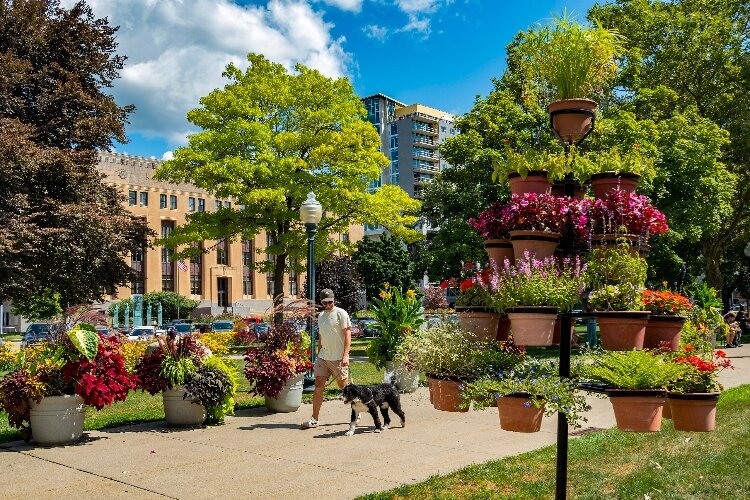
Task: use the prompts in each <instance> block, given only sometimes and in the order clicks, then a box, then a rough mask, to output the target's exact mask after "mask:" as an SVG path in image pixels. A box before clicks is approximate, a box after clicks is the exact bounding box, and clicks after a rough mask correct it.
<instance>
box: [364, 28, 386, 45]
mask: <svg viewBox="0 0 750 500" xmlns="http://www.w3.org/2000/svg"><path fill="white" fill-rule="evenodd" d="M362 31H363V32H364V33H365V35H367V38H374V39H375V40H378V41H380V42H384V41H385V38H386V37H387V36H388V28H386V27H385V26H378V25H377V24H368V25H367V26H365V27H364V28H362Z"/></svg>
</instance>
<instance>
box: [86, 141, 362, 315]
mask: <svg viewBox="0 0 750 500" xmlns="http://www.w3.org/2000/svg"><path fill="white" fill-rule="evenodd" d="M160 165H161V162H160V161H159V160H155V159H149V158H142V157H137V156H129V155H122V154H116V153H100V155H99V165H98V167H99V170H100V171H101V172H102V173H104V174H105V175H106V178H105V182H107V183H110V184H114V185H116V186H117V187H118V188H119V189H120V190H121V191H122V193H123V194H124V195H125V198H126V203H127V206H128V208H129V209H130V210H131V211H132V212H133V213H134V214H136V215H140V216H143V217H145V218H146V220H147V221H148V224H149V226H150V227H151V229H153V230H154V232H156V234H157V235H158V236H159V237H165V236H167V235H169V234H170V233H171V232H172V231H173V230H174V228H175V227H177V226H179V225H181V224H184V223H185V216H186V215H187V214H190V213H193V212H201V211H216V210H223V209H232V208H233V202H232V200H226V199H217V198H215V197H214V196H211V195H209V194H208V193H207V192H206V191H204V190H202V189H199V188H197V187H195V186H193V185H192V184H170V183H166V182H159V181H155V180H154V179H153V173H154V171H155V170H156V169H157V168H158V167H159V166H160ZM363 229H364V228H363V227H362V226H352V227H351V228H350V230H349V233H347V234H340V235H338V237H339V238H340V239H347V238H348V239H350V240H351V241H352V242H356V241H359V240H360V239H362V237H363V234H364V230H363ZM269 243H270V242H268V241H267V239H266V234H265V233H261V234H259V235H257V236H256V237H255V239H254V240H252V241H232V242H225V241H218V242H217V241H205V242H203V243H202V248H204V249H208V251H207V252H206V253H204V254H203V255H202V256H201V257H200V258H197V259H193V260H185V261H184V264H185V266H184V267H182V269H184V270H181V269H180V266H178V263H177V262H173V261H172V257H173V256H172V254H171V252H170V251H169V250H168V249H166V248H163V247H156V246H155V247H154V248H151V249H144V251H142V252H139V253H136V254H133V255H131V257H130V264H131V267H132V268H133V270H134V271H135V273H136V275H137V276H138V278H137V279H136V280H135V281H133V283H131V286H130V287H122V288H120V289H118V293H117V298H127V297H129V296H130V295H131V294H132V293H147V292H157V291H173V292H179V293H180V294H181V295H183V296H185V297H189V298H191V299H196V300H200V301H201V304H200V306H199V309H198V310H197V312H206V313H208V312H211V313H212V314H217V313H220V312H225V311H227V312H233V313H235V314H239V315H249V314H251V313H259V312H263V311H265V310H266V309H267V308H268V307H269V306H270V305H271V301H272V298H273V296H274V295H275V294H274V290H273V275H272V274H268V273H262V272H258V271H256V270H255V269H254V268H253V264H254V263H256V262H257V261H258V259H268V258H270V257H269V256H268V255H267V254H265V253H264V252H263V249H264V248H265V247H266V246H268V244H269ZM304 282H305V276H304V275H303V274H299V275H298V274H296V273H293V272H292V273H288V274H287V276H286V277H285V280H284V295H285V297H288V298H290V299H294V298H299V297H301V296H302V294H303V287H304ZM109 298H110V299H114V297H109Z"/></svg>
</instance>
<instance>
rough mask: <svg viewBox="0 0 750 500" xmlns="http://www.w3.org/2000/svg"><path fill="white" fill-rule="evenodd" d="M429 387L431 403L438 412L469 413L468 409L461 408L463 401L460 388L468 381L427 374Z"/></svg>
mask: <svg viewBox="0 0 750 500" xmlns="http://www.w3.org/2000/svg"><path fill="white" fill-rule="evenodd" d="M427 377H428V387H429V389H430V402H431V403H432V406H433V407H434V408H435V409H436V410H440V411H452V412H467V411H469V409H468V408H459V407H458V405H459V404H460V403H461V402H462V401H463V399H462V398H461V396H460V388H459V386H461V385H462V384H464V383H466V382H467V380H466V379H462V378H458V377H449V376H444V375H435V374H430V373H428V374H427Z"/></svg>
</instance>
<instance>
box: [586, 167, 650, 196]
mask: <svg viewBox="0 0 750 500" xmlns="http://www.w3.org/2000/svg"><path fill="white" fill-rule="evenodd" d="M640 179H641V176H640V175H638V174H630V173H620V174H618V173H617V172H601V173H598V174H594V175H592V176H591V190H592V191H593V192H594V197H595V198H599V199H602V198H604V196H605V195H606V194H607V193H608V192H609V191H612V190H614V189H617V188H620V189H622V190H623V191H626V192H628V193H635V190H636V188H638V182H639V181H640Z"/></svg>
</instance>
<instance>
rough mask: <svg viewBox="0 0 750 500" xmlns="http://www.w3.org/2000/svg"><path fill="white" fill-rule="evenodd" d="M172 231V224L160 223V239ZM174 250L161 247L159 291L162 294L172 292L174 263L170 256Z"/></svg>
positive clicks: (167, 222) (173, 289)
mask: <svg viewBox="0 0 750 500" xmlns="http://www.w3.org/2000/svg"><path fill="white" fill-rule="evenodd" d="M172 231H174V222H172V221H162V223H161V237H162V238H166V237H168V236H169V235H170V234H172ZM173 255H174V250H172V249H170V248H167V247H166V246H163V247H161V291H162V292H174V291H175V287H174V274H175V263H174V262H172V256H173Z"/></svg>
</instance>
